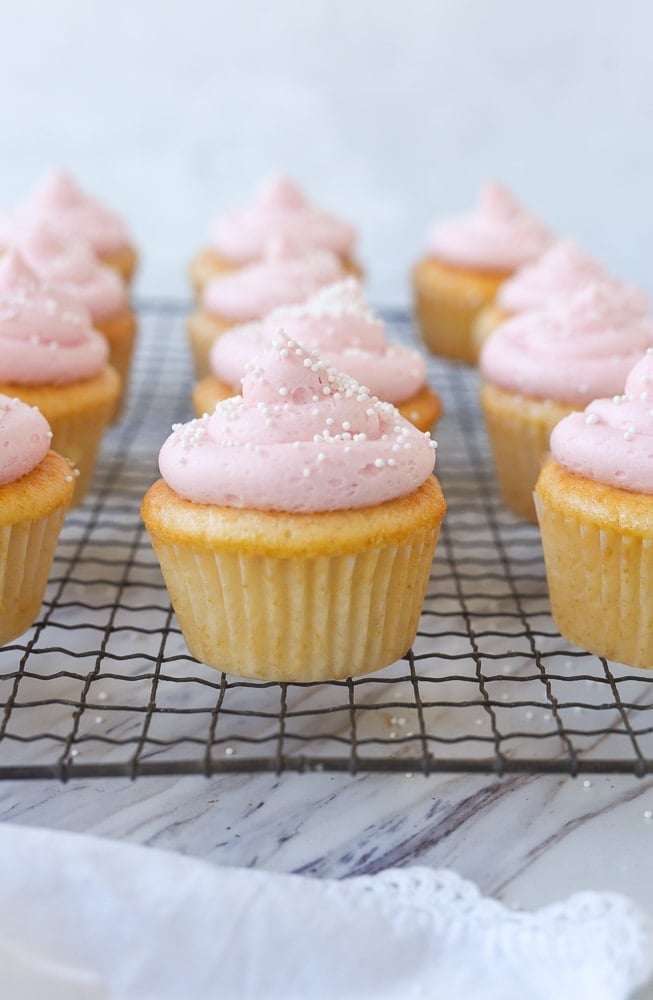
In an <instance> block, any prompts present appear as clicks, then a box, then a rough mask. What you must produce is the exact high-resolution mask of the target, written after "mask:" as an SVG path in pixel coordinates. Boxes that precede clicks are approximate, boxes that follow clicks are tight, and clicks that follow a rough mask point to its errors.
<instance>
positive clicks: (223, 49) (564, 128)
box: [0, 0, 653, 303]
mask: <svg viewBox="0 0 653 1000" xmlns="http://www.w3.org/2000/svg"><path fill="white" fill-rule="evenodd" d="M652 28H653V5H651V4H650V3H649V2H648V0H621V2H619V3H617V2H611V0H547V2H546V3H543V2H536V0H435V2H432V3H429V2H426V0H423V2H422V0H402V2H390V0H385V2H383V0H273V2H259V3H257V2H255V0H238V2H236V0H234V2H232V3H226V2H212V0H205V2H203V0H185V2H184V0H131V2H127V0H112V2H111V3H105V2H104V0H56V2H53V0H21V2H20V3H17V2H16V0H0V95H1V96H0V150H1V162H2V169H1V173H0V205H2V206H6V205H9V204H10V203H11V202H13V201H14V200H16V199H17V198H19V197H22V196H24V195H25V194H26V193H27V192H28V191H29V189H30V188H31V187H32V186H33V184H34V183H35V182H36V181H37V180H38V178H39V177H40V175H41V174H42V172H43V171H44V170H45V169H46V168H47V167H49V166H52V165H60V166H65V167H67V168H69V169H70V170H71V171H72V172H73V173H74V174H75V176H76V177H77V178H78V179H79V181H80V182H81V183H82V184H83V185H84V186H85V187H86V188H87V189H88V190H90V191H93V192H94V193H96V194H98V195H99V196H101V197H102V198H103V199H104V200H105V201H106V202H108V203H110V204H112V205H113V206H115V207H116V208H118V209H120V210H121V212H122V213H123V214H124V215H125V216H126V218H127V219H128V221H129V223H130V225H131V227H132V228H133V231H134V233H135V237H136V239H137V241H138V243H139V245H140V247H141V249H142V253H143V259H144V265H143V269H142V272H141V277H140V284H139V289H140V291H141V292H143V293H147V294H159V295H160V294H168V295H182V294H184V293H185V289H186V285H185V276H184V270H185V264H186V261H187V259H188V257H189V256H190V254H191V253H192V251H193V250H194V249H195V248H196V247H197V246H199V245H200V244H201V243H202V242H203V241H204V239H205V236H206V234H207V232H208V228H209V224H210V221H211V219H212V217H213V216H214V215H215V214H216V213H217V212H218V211H221V210H224V209H226V208H228V207H231V206H233V205H235V204H238V203H241V202H243V201H246V200H247V199H248V198H249V197H250V195H251V193H252V191H253V189H254V187H255V185H256V183H257V182H258V180H259V179H260V178H261V177H262V176H263V175H264V174H265V173H267V172H269V171H271V170H282V171H285V172H287V173H289V174H291V175H292V176H294V177H295V178H296V179H297V180H298V181H299V182H300V183H301V184H302V185H303V186H304V187H305V189H306V190H307V192H308V193H309V194H310V195H311V196H312V198H313V199H314V200H315V201H317V202H319V203H320V204H322V205H325V206H327V207H330V208H332V209H334V210H337V211H338V212H340V213H341V214H343V215H345V216H348V217H351V218H352V219H353V220H354V221H355V222H356V223H357V225H358V226H359V229H360V232H361V235H362V238H363V239H362V256H363V258H364V260H365V263H366V265H367V267H368V271H369V274H370V288H371V295H372V298H373V299H374V300H375V301H376V302H377V303H387V302H394V303H399V302H402V301H406V300H407V294H408V290H407V289H408V285H407V273H408V269H409V266H410V264H411V262H412V260H413V259H414V258H415V257H416V256H417V255H418V254H419V253H420V251H421V249H422V247H423V241H424V237H425V232H426V229H427V227H428V224H429V223H430V222H431V221H432V219H433V218H435V217H436V216H440V215H442V214H450V213H452V212H458V211H460V210H464V209H465V208H466V207H467V206H468V205H470V204H471V202H472V201H473V200H474V197H475V194H476V189H477V187H478V185H479V183H480V182H481V180H482V179H483V178H485V177H488V176H495V177H497V178H499V179H501V180H503V181H504V182H505V183H507V184H508V185H509V186H511V187H513V188H514V190H515V191H516V193H517V194H518V195H519V196H520V197H521V198H522V200H523V201H524V202H525V203H527V204H528V205H529V206H531V207H532V208H533V209H534V210H536V211H537V212H538V213H539V214H540V215H541V216H542V217H543V218H544V219H545V220H546V221H547V222H548V223H549V224H550V225H551V226H552V227H553V228H554V229H555V230H556V231H558V232H560V233H565V234H571V235H573V236H575V237H576V238H577V239H578V241H579V242H580V243H581V245H582V246H583V247H584V248H585V249H586V250H587V251H589V252H591V253H593V254H594V255H596V256H597V257H599V258H600V259H601V260H602V261H603V262H604V263H605V264H606V265H607V266H608V267H609V268H611V269H612V270H613V271H614V272H615V273H616V274H617V275H618V276H620V277H622V278H629V279H630V280H632V281H635V282H637V283H639V284H642V285H644V286H645V287H648V289H649V291H650V290H651V285H652V279H651V266H650V260H651V236H652V233H653V205H652V199H651V178H652V176H653V171H652V169H651V167H652V159H653V155H652V154H653V58H652V56H651V34H652Z"/></svg>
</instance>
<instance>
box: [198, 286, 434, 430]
mask: <svg viewBox="0 0 653 1000" xmlns="http://www.w3.org/2000/svg"><path fill="white" fill-rule="evenodd" d="M281 327H282V328H283V330H284V331H285V333H286V334H287V335H288V336H289V337H292V339H293V340H297V341H299V342H300V343H301V345H302V347H304V348H307V349H308V350H311V349H313V350H315V351H317V352H319V355H320V357H321V358H322V360H323V361H325V362H326V363H327V364H328V365H330V366H331V367H332V368H335V369H336V370H337V371H342V372H346V373H347V375H351V376H352V377H353V378H355V379H356V381H357V382H360V383H362V384H364V385H365V386H367V388H368V390H369V392H370V393H371V395H373V396H377V397H378V398H379V399H382V400H384V401H385V402H387V403H393V404H394V405H395V406H396V407H397V409H398V410H399V412H400V413H401V415H402V416H404V417H405V418H406V419H407V420H410V422H411V423H412V424H415V426H416V427H417V428H418V429H419V430H422V431H427V430H430V429H431V428H432V427H433V424H434V423H435V421H436V420H437V419H438V417H439V416H440V414H441V412H442V405H441V403H440V399H439V398H438V396H437V395H436V394H435V393H434V392H432V391H431V390H430V389H429V387H428V386H427V385H426V364H425V362H424V358H423V357H422V355H421V354H420V353H419V352H418V351H415V350H413V349H412V348H410V347H405V346H404V345H403V344H397V343H393V342H392V341H388V340H386V336H385V327H384V324H383V322H382V320H381V319H379V317H378V316H376V315H375V314H374V313H373V312H372V310H371V309H370V307H369V305H368V304H367V302H366V300H365V296H364V294H363V289H362V286H361V284H360V282H359V281H357V280H356V278H345V279H344V280H343V281H340V282H337V283H336V284H335V285H328V286H327V287H326V288H323V289H321V290H320V291H319V292H316V294H315V295H312V296H311V298H309V299H307V300H306V302H304V303H302V304H300V305H297V306H281V307H280V308H279V309H274V310H273V311H272V312H271V313H269V314H268V316H266V317H265V319H263V320H261V321H260V322H258V323H250V324H248V325H245V326H234V327H232V329H231V330H227V332H226V333H224V334H223V335H222V336H221V337H218V339H217V340H216V341H215V343H214V344H213V347H212V348H211V355H210V363H211V369H212V371H213V374H212V375H208V376H207V377H206V378H204V379H202V380H201V381H200V382H198V383H197V385H196V386H195V388H194V390H193V403H194V406H195V413H196V414H197V416H202V414H203V413H209V412H211V410H213V409H214V407H215V404H216V403H218V402H219V401H220V400H222V399H227V398H228V397H229V396H235V395H237V394H238V393H240V387H241V383H242V380H243V378H244V376H245V373H246V370H247V365H248V363H249V362H250V361H251V360H252V358H253V357H255V356H256V355H257V354H260V353H261V352H262V351H263V350H264V349H265V348H266V347H269V346H270V345H271V344H272V342H273V341H274V340H275V338H276V337H277V335H278V332H279V328H281Z"/></svg>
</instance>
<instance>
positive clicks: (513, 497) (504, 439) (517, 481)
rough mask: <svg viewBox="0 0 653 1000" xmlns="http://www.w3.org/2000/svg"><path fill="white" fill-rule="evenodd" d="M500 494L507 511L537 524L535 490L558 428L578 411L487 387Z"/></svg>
mask: <svg viewBox="0 0 653 1000" xmlns="http://www.w3.org/2000/svg"><path fill="white" fill-rule="evenodd" d="M480 401H481V408H482V410H483V416H484V417H485V426H486V429H487V433H488V437H489V440H490V447H491V449H492V454H493V458H494V466H495V471H496V475H497V481H498V485H499V493H500V494H501V499H502V500H503V502H504V504H505V505H506V507H507V508H508V509H509V510H511V511H512V513H513V514H516V516H517V517H522V518H524V520H526V521H532V522H533V523H535V522H536V521H537V515H536V513H535V506H534V504H533V489H534V487H535V483H536V482H537V477H538V475H539V474H540V469H541V467H542V462H543V461H544V458H545V456H546V455H547V454H548V451H549V439H550V437H551V431H552V430H553V428H554V427H555V425H556V424H557V423H558V422H559V421H560V420H562V418H563V417H566V416H567V414H569V413H571V412H572V411H573V409H574V407H573V406H572V405H570V404H567V403H557V402H553V401H552V400H538V399H530V398H528V397H526V396H518V395H517V394H515V393H510V392H507V391H505V390H503V389H499V388H498V387H497V386H494V385H489V384H488V385H484V386H483V387H482V389H481V395H480Z"/></svg>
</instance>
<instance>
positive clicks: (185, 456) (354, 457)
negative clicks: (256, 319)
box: [159, 332, 435, 513]
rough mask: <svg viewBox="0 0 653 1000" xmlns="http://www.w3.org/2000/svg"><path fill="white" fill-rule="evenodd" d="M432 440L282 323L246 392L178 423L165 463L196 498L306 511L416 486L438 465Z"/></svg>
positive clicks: (362, 503) (382, 497)
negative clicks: (306, 346)
mask: <svg viewBox="0 0 653 1000" xmlns="http://www.w3.org/2000/svg"><path fill="white" fill-rule="evenodd" d="M434 447H435V442H433V441H432V440H431V437H430V435H429V434H423V433H421V432H420V431H418V430H417V429H416V428H415V427H413V426H412V424H410V423H408V421H407V420H404V418H403V417H401V416H400V414H399V413H398V412H397V410H396V409H395V408H394V406H392V404H391V403H381V402H380V401H379V400H378V399H376V398H375V397H374V396H370V395H369V393H368V392H367V390H366V389H364V388H363V387H362V386H360V385H359V384H358V383H357V382H356V381H355V380H354V379H352V378H350V377H349V376H348V375H343V374H342V373H341V372H336V371H335V370H334V369H333V368H329V366H328V365H326V364H325V363H324V362H323V361H320V360H319V358H318V357H317V356H316V355H315V353H314V352H311V353H308V352H307V351H305V350H304V349H303V348H302V347H301V346H300V345H299V344H298V343H297V342H296V341H293V340H291V339H290V338H289V337H287V336H286V335H285V334H284V333H283V332H280V333H279V336H278V337H277V338H276V340H275V342H274V344H273V345H272V346H271V347H270V348H268V349H267V350H266V351H265V352H264V353H263V354H261V355H260V356H259V358H258V359H256V361H255V362H253V363H252V365H251V366H250V369H249V371H248V373H247V375H246V377H245V379H244V381H243V394H242V396H234V397H232V398H231V399H227V400H225V401H224V402H222V403H219V404H218V406H217V407H216V408H215V410H214V412H213V413H212V414H211V415H210V416H209V415H208V414H207V415H205V416H204V417H201V418H200V419H199V420H192V421H190V423H187V424H181V425H177V426H176V427H174V428H173V433H172V434H171V436H170V437H169V438H168V440H167V441H166V442H165V444H164V445H163V448H162V449H161V453H160V456H159V467H160V469H161V474H162V476H163V478H164V479H165V480H166V482H167V483H168V484H169V486H171V487H172V489H173V490H175V492H176V493H178V494H180V495H181V496H183V497H186V498H187V499H189V500H193V501H195V502H197V503H212V504H218V505H220V506H228V507H243V508H249V509H253V510H283V511H293V512H298V513H301V512H305V513H307V512H311V511H327V510H347V509H349V508H353V507H368V506H371V505H373V504H378V503H383V502H384V501H386V500H391V499H393V498H396V497H401V496H405V495H407V494H409V493H411V492H413V491H414V490H415V489H417V488H418V487H419V486H421V484H422V483H424V482H425V481H426V480H427V478H428V477H429V475H430V474H431V472H432V471H433V465H434V462H435V452H434Z"/></svg>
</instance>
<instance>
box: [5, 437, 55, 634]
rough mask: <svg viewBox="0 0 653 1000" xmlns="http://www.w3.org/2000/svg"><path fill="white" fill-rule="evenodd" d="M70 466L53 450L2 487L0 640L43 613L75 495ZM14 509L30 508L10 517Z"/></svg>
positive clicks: (28, 624) (20, 630)
mask: <svg viewBox="0 0 653 1000" xmlns="http://www.w3.org/2000/svg"><path fill="white" fill-rule="evenodd" d="M67 480H70V476H69V475H68V467H67V464H66V463H65V462H64V460H63V459H62V458H61V457H60V456H59V455H54V454H53V453H52V452H50V454H49V455H48V456H46V458H45V459H44V460H43V462H42V463H41V465H40V467H37V469H36V470H33V472H32V473H28V474H27V475H26V476H24V477H23V478H22V480H21V481H18V482H17V483H15V484H14V483H9V484H5V485H4V486H3V487H2V503H3V509H2V511H0V516H2V517H3V519H6V520H8V521H9V523H5V524H0V645H3V644H4V643H6V642H11V641H12V639H15V638H16V637H17V636H19V635H22V633H23V632H25V630H26V629H28V628H29V626H30V625H31V624H32V622H33V621H34V619H35V618H36V616H37V615H38V613H39V609H40V607H41V602H42V600H43V594H44V592H45V587H46V584H47V582H48V576H49V573H50V567H51V565H52V560H53V558H54V553H55V549H56V547H57V540H58V538H59V533H60V531H61V527H62V525H63V520H64V517H65V515H66V510H67V509H68V505H69V503H70V500H71V496H72V489H73V487H72V482H68V481H67ZM15 511H20V512H23V513H27V512H28V511H29V512H30V514H31V515H33V516H32V517H30V518H27V517H22V518H21V520H17V521H15V522H14V523H11V520H10V519H11V517H12V516H14V512H15Z"/></svg>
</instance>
